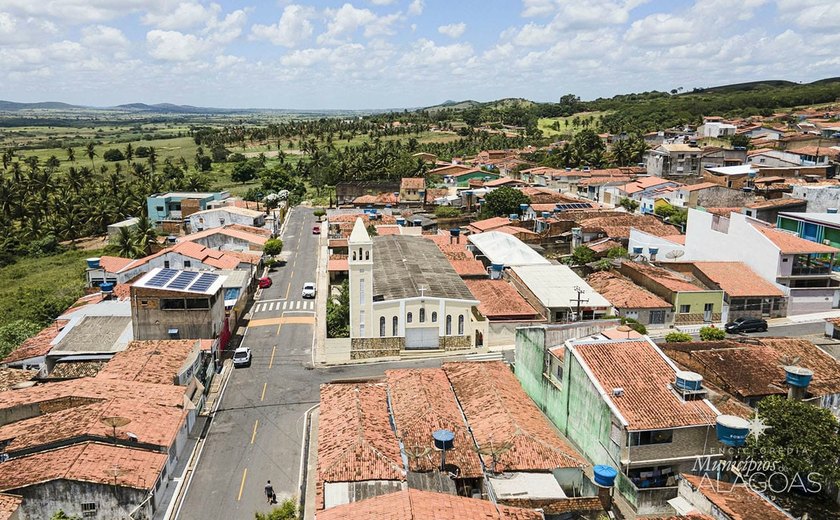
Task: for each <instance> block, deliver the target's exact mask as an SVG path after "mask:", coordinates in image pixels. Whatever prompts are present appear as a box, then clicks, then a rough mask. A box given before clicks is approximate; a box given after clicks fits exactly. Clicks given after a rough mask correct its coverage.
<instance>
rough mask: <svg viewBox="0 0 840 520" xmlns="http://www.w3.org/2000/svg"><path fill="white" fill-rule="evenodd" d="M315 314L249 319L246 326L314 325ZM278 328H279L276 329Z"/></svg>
mask: <svg viewBox="0 0 840 520" xmlns="http://www.w3.org/2000/svg"><path fill="white" fill-rule="evenodd" d="M314 324H315V316H283V317H280V318H265V319H262V320H251V321H250V322H249V323H248V327H249V328H250V327H267V326H269V325H271V326H274V325H314ZM278 330H279V329H278Z"/></svg>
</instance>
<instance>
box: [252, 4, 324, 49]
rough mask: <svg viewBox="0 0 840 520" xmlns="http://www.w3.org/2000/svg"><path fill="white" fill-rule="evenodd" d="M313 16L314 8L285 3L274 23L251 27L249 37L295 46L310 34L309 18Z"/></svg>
mask: <svg viewBox="0 0 840 520" xmlns="http://www.w3.org/2000/svg"><path fill="white" fill-rule="evenodd" d="M314 17H315V10H314V9H312V8H311V7H306V6H302V5H297V4H291V5H287V6H286V7H285V8H284V9H283V14H282V15H281V16H280V20H278V21H277V23H276V24H273V25H259V24H258V25H254V26H253V27H251V39H254V40H268V41H270V42H271V43H273V44H274V45H282V46H283V47H297V46H298V45H300V44H301V43H303V42H304V41H305V40H307V39H308V38H309V37H311V36H312V31H313V27H312V22H311V20H312V18H314Z"/></svg>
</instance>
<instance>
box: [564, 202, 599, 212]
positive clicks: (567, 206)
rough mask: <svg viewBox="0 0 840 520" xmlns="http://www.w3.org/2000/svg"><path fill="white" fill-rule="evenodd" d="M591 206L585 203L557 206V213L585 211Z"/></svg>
mask: <svg viewBox="0 0 840 520" xmlns="http://www.w3.org/2000/svg"><path fill="white" fill-rule="evenodd" d="M591 207H592V205H591V204H588V203H586V202H570V203H568V204H557V206H556V209H557V211H565V210H567V209H586V208H591Z"/></svg>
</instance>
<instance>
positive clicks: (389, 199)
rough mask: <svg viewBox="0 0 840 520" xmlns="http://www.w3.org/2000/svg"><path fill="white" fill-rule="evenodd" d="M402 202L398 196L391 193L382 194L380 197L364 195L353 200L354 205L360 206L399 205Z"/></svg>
mask: <svg viewBox="0 0 840 520" xmlns="http://www.w3.org/2000/svg"><path fill="white" fill-rule="evenodd" d="M399 201H400V197H399V196H398V195H394V194H393V193H391V192H388V193H380V194H378V195H362V196H361V197H356V198H355V199H353V204H355V205H357V206H359V205H364V204H397V203H398V202H399Z"/></svg>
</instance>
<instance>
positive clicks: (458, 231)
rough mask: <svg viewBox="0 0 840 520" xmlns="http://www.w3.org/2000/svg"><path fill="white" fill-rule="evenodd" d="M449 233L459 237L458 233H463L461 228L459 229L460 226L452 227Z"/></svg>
mask: <svg viewBox="0 0 840 520" xmlns="http://www.w3.org/2000/svg"><path fill="white" fill-rule="evenodd" d="M449 234H450V235H452V236H453V237H457V236H458V235H460V234H461V230H460V229H458V228H452V229H450V230H449Z"/></svg>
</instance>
